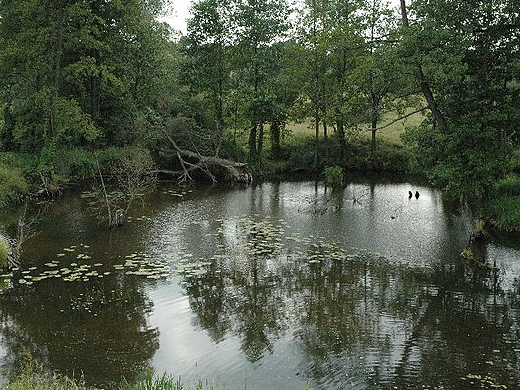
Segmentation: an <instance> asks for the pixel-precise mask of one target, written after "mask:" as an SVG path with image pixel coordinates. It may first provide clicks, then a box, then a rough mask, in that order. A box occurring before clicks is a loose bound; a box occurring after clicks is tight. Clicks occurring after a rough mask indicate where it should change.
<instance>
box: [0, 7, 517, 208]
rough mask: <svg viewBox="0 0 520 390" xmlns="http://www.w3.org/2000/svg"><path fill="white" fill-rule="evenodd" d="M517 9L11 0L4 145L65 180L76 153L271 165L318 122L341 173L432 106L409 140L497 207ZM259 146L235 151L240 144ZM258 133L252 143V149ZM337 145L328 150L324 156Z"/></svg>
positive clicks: (1, 23) (452, 181) (443, 172)
mask: <svg viewBox="0 0 520 390" xmlns="http://www.w3.org/2000/svg"><path fill="white" fill-rule="evenodd" d="M519 5H520V4H519V2H518V0H485V1H484V0H482V1H480V0H474V1H467V2H460V1H459V2H456V1H452V0H435V1H431V0H428V1H426V0H410V1H409V2H407V1H405V0H401V1H400V7H398V6H396V4H394V5H390V4H388V3H387V2H385V1H381V0H306V1H301V2H297V3H294V4H293V3H292V2H289V1H287V0H224V1H216V0H195V1H193V2H192V16H191V19H190V20H189V21H188V32H187V34H186V36H183V37H181V39H173V38H172V34H171V31H170V29H169V28H168V27H167V25H166V24H164V23H160V22H158V17H159V16H160V15H161V12H163V10H164V9H165V7H167V6H168V1H166V0H153V1H152V0H128V1H125V2H122V1H107V0H59V1H47V0H17V1H12V0H11V1H10V0H2V1H0V16H1V18H0V78H1V87H0V101H1V104H2V106H1V107H2V111H3V115H2V118H3V120H2V123H1V128H0V143H1V147H2V149H3V150H4V151H15V152H29V153H33V154H37V155H39V156H40V157H39V163H38V168H37V169H38V170H39V173H40V174H42V175H51V174H52V173H53V170H54V169H55V165H56V155H57V154H59V151H60V150H64V149H67V148H69V149H70V148H75V147H81V148H100V147H105V146H110V145H112V146H122V145H136V144H140V145H148V146H150V145H155V147H156V149H160V148H157V142H158V139H157V136H156V135H153V134H151V132H153V131H156V130H157V126H158V125H159V124H160V127H162V130H164V129H167V131H166V133H163V132H159V134H163V135H164V134H167V135H168V137H172V138H171V139H170V140H171V141H173V140H175V144H176V145H178V146H179V147H180V148H183V149H191V150H192V151H193V152H195V153H201V154H206V155H217V154H220V155H222V154H225V155H224V156H223V157H230V156H233V157H237V156H239V157H240V156H241V157H244V156H245V154H243V153H242V154H241V153H239V149H240V147H245V148H246V150H247V154H248V156H249V159H250V161H252V162H255V163H256V162H258V161H260V160H261V159H262V156H264V155H266V153H265V149H267V148H266V147H265V146H264V142H265V140H267V139H270V141H271V144H270V145H271V147H270V149H271V156H274V157H275V158H279V157H281V156H283V153H282V146H281V145H282V143H281V141H282V137H283V135H284V129H285V125H286V124H287V123H288V122H290V121H305V120H309V119H310V120H312V121H313V122H314V129H315V140H314V143H315V148H314V151H313V154H314V158H313V166H314V167H315V168H318V167H320V164H326V162H327V161H335V162H337V163H338V164H340V165H341V164H342V162H344V161H345V159H347V158H348V156H349V153H350V151H349V148H350V146H349V140H350V139H351V138H352V137H354V136H355V134H357V133H359V131H371V132H372V147H371V153H370V156H368V157H367V165H366V166H367V167H371V168H378V167H379V165H378V161H377V159H378V152H377V148H376V135H377V132H378V131H379V129H380V128H384V127H385V124H384V121H385V118H386V117H387V116H388V115H389V114H392V115H393V117H399V116H402V115H405V114H406V112H410V111H412V112H414V111H419V110H421V109H424V108H425V107H426V108H427V109H429V112H430V115H429V116H428V117H427V119H426V120H425V122H424V123H423V124H422V126H420V127H419V128H415V129H411V130H410V131H409V132H408V133H407V135H406V139H407V141H408V142H409V145H411V146H412V147H414V148H415V150H416V151H417V152H418V155H419V156H420V157H419V160H418V162H419V164H418V166H420V167H421V169H422V171H423V172H427V173H428V175H429V177H430V179H431V180H432V181H433V182H434V183H436V184H438V185H439V186H441V187H443V188H445V189H446V190H447V192H446V193H447V194H451V195H453V196H458V195H461V194H468V193H469V194H472V195H475V196H476V197H477V198H485V197H486V196H487V195H488V193H489V190H490V188H491V187H492V184H493V183H494V182H495V181H496V180H498V179H499V178H501V177H504V176H505V175H507V173H508V172H509V171H510V166H509V164H508V163H509V161H511V152H512V151H513V150H514V148H517V147H518V135H517V133H516V131H517V129H516V127H517V123H519V120H520V110H519V108H518V107H519V100H520V97H519V94H520V87H519V86H520V80H519V78H518V77H519V74H520V60H519V58H520V56H519V48H520V42H519V37H520V20H519V19H520V16H519V12H518V9H520V6H519ZM241 136H245V139H246V141H245V142H243V143H242V144H241V146H237V142H238V141H237V139H238V138H240V137H241ZM243 139H244V137H242V140H243ZM322 144H324V145H325V148H321V147H320V146H321V145H322Z"/></svg>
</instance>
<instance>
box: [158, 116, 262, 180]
mask: <svg viewBox="0 0 520 390" xmlns="http://www.w3.org/2000/svg"><path fill="white" fill-rule="evenodd" d="M159 128H160V130H161V132H162V133H163V134H164V136H165V137H166V139H167V140H168V142H169V143H170V146H171V147H172V148H173V150H164V149H160V150H161V151H163V152H166V153H170V154H172V155H175V156H176V157H177V159H178V160H179V163H180V165H181V168H182V171H181V172H178V171H166V170H161V171H156V172H157V173H163V174H170V175H172V176H176V177H179V180H180V181H181V182H185V181H193V179H192V177H191V175H190V173H191V172H193V171H196V170H199V171H201V172H203V173H204V174H206V176H208V177H209V178H210V179H211V180H212V181H213V182H216V181H217V178H216V176H215V174H214V170H215V169H216V170H218V169H224V171H226V172H227V174H228V175H229V178H230V180H231V181H235V182H242V183H251V182H252V180H253V177H252V175H251V173H250V172H249V166H248V165H247V164H245V163H239V162H235V161H232V160H227V159H224V158H221V157H216V156H204V155H201V154H200V153H195V152H193V151H191V150H185V149H181V148H180V147H179V145H178V144H177V142H175V140H174V139H173V138H172V137H171V136H170V134H168V132H167V131H166V129H164V128H163V127H161V126H159ZM158 150H159V149H158Z"/></svg>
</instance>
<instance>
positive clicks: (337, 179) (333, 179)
mask: <svg viewBox="0 0 520 390" xmlns="http://www.w3.org/2000/svg"><path fill="white" fill-rule="evenodd" d="M323 174H324V176H325V185H326V186H329V187H332V188H339V187H342V186H343V169H342V168H341V167H338V166H337V165H336V166H332V167H327V168H325V171H324V172H323Z"/></svg>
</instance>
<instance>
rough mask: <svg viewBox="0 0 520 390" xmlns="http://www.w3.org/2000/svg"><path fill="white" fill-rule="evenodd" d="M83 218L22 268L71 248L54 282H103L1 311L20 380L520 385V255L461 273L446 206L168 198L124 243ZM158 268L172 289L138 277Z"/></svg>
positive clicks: (310, 195) (56, 290)
mask: <svg viewBox="0 0 520 390" xmlns="http://www.w3.org/2000/svg"><path fill="white" fill-rule="evenodd" d="M409 190H414V191H415V190H419V192H420V193H421V195H420V197H419V199H416V198H415V197H413V198H411V199H409V198H408V191H409ZM83 207H84V205H83V203H82V202H81V200H80V199H79V198H73V199H69V200H66V201H63V202H58V203H56V204H55V205H53V206H52V208H51V211H50V215H49V217H47V219H45V220H44V221H42V227H43V229H42V230H43V232H42V234H41V235H40V236H38V238H37V239H35V240H34V242H32V244H31V246H29V247H28V248H27V251H26V254H25V256H26V259H25V260H26V265H27V267H29V266H32V267H34V268H35V269H36V268H37V270H35V271H31V272H33V273H38V272H40V269H44V268H45V267H47V268H48V267H50V266H51V265H52V264H54V263H53V262H56V255H57V254H59V253H60V252H63V251H64V248H68V249H69V250H72V248H71V246H72V245H74V246H77V248H76V252H73V253H72V254H71V255H70V256H69V255H68V254H67V256H65V254H64V257H62V258H60V262H59V266H57V268H60V267H61V270H64V269H65V270H66V269H67V268H70V269H74V266H73V264H75V263H76V262H77V263H81V264H83V266H84V267H86V268H85V270H88V274H89V275H96V277H91V278H90V279H89V278H87V277H86V275H87V272H86V271H85V272H83V273H82V274H81V281H79V282H77V283H71V282H66V281H65V280H66V279H65V278H64V277H63V275H61V273H63V272H65V271H60V272H61V273H56V274H51V275H54V276H56V277H48V278H46V279H45V280H42V281H40V282H38V283H34V284H33V285H26V284H25V285H21V284H19V283H16V278H15V280H14V281H13V288H11V289H8V290H6V291H5V292H4V293H3V294H2V295H1V299H0V305H1V306H0V315H1V329H0V331H1V338H0V345H1V350H2V351H3V352H2V353H0V358H1V359H2V364H3V368H4V372H5V373H6V374H7V373H8V372H9V371H10V368H11V367H13V366H15V365H16V364H17V363H18V362H19V361H20V360H22V359H23V358H24V356H25V355H27V354H31V355H32V356H33V357H35V358H37V359H38V360H39V361H41V362H43V363H44V365H45V366H46V367H47V368H49V369H52V370H58V371H59V372H62V373H65V374H68V375H71V374H72V373H76V374H78V373H80V372H82V373H84V374H85V375H86V379H87V381H88V382H89V383H95V384H101V385H103V386H106V387H110V386H111V385H113V384H115V383H117V382H118V381H119V379H120V377H121V376H125V377H126V378H128V379H129V380H132V379H133V378H135V376H136V375H137V374H139V372H140V371H141V370H142V369H143V368H144V367H146V366H147V365H149V364H151V365H152V366H153V367H154V368H156V369H157V370H158V371H160V372H161V371H163V370H166V371H168V372H170V373H172V374H181V375H182V377H183V378H184V379H186V380H188V381H191V382H195V381H196V380H197V379H198V378H211V379H213V378H216V380H217V382H218V383H220V384H222V385H223V386H224V387H226V388H237V387H244V386H245V387H247V388H248V389H257V388H258V389H260V388H294V389H302V388H304V387H305V385H306V384H307V383H309V384H310V385H311V386H312V387H313V388H316V389H345V388H348V389H393V388H399V389H407V388H409V389H416V388H421V387H423V386H424V387H425V388H434V387H435V386H437V387H440V386H444V388H457V389H465V388H467V389H470V388H475V387H476V386H478V387H481V388H492V387H493V386H499V385H507V386H508V388H514V386H515V385H516V384H517V383H519V381H520V375H519V374H518V373H519V372H520V371H519V368H520V367H519V362H520V344H519V342H518V340H519V337H518V336H519V331H520V328H519V325H518V324H519V322H518V315H519V313H520V312H519V309H520V305H519V299H518V298H519V296H520V287H519V283H518V280H517V279H515V278H516V277H517V275H518V272H517V271H520V270H519V269H517V268H518V264H520V261H518V260H520V254H519V253H520V252H519V251H518V248H516V249H515V248H514V247H511V246H504V245H502V244H500V243H491V244H486V245H483V246H481V247H474V248H473V249H474V252H475V254H476V255H478V257H479V259H480V262H481V263H486V264H487V265H483V264H478V263H476V262H468V261H466V260H463V259H461V258H459V256H458V255H459V253H460V251H461V250H462V249H463V248H464V247H465V246H466V245H467V243H468V237H469V230H468V226H470V219H469V218H468V216H467V215H465V214H464V213H462V212H459V211H458V210H457V209H451V208H447V207H446V205H445V204H444V203H443V202H442V200H441V196H440V193H439V192H437V191H435V190H431V189H429V188H425V187H417V186H411V185H410V184H409V183H398V184H392V183H375V182H371V181H366V182H357V183H352V184H349V185H348V186H347V187H346V188H345V189H344V190H342V191H330V190H327V189H325V188H323V187H322V186H321V185H320V184H316V183H311V182H297V183H266V184H261V185H254V186H250V187H239V188H232V189H231V188H213V189H202V190H198V191H194V192H188V191H186V192H184V193H179V192H178V191H177V190H172V189H167V188H166V189H165V190H164V191H162V192H161V193H158V194H155V195H154V196H153V197H151V198H150V199H149V202H147V206H146V208H145V209H138V210H134V215H133V220H132V222H131V223H130V224H128V225H126V226H125V227H124V228H123V229H122V230H119V231H116V232H112V233H110V234H99V232H100V227H96V226H95V222H93V221H92V220H91V219H90V217H89V216H88V214H86V213H85V212H84V209H83ZM56 221H59V223H56ZM86 248H88V249H86ZM80 249H81V250H82V251H83V252H85V253H78V252H79V250H80ZM83 254H86V255H88V256H87V257H80V255H83ZM76 255H77V257H76ZM78 259H79V260H78ZM151 263H154V264H156V265H155V267H157V269H158V271H157V272H155V271H154V272H151V271H149V270H148V271H146V272H144V271H143V269H142V268H140V269H137V268H136V267H139V266H141V267H145V268H146V267H148V268H149V267H150V266H151V265H150V264H151ZM495 263H496V266H497V268H499V269H500V271H497V270H495V269H494V268H493V267H492V265H493V264H495ZM49 264H50V265H49ZM139 264H140V265H139ZM94 271H96V272H94ZM22 272H24V270H20V272H19V274H18V275H17V278H18V277H20V278H24V274H22ZM45 272H47V274H45V275H47V276H48V275H49V272H53V271H52V268H51V270H48V269H47V270H46V271H45ZM70 272H73V271H70ZM74 272H75V271H74ZM31 275H32V274H31ZM60 275H61V276H60ZM101 276H103V277H101Z"/></svg>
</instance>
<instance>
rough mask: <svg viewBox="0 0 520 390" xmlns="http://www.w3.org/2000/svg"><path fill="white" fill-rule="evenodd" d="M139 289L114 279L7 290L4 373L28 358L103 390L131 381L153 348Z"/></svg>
mask: <svg viewBox="0 0 520 390" xmlns="http://www.w3.org/2000/svg"><path fill="white" fill-rule="evenodd" d="M141 290H142V286H140V284H139V283H136V280H135V279H130V278H128V279H125V278H121V279H117V278H116V277H115V276H114V277H110V278H108V277H106V278H104V279H103V282H96V283H81V282H80V283H65V282H62V281H54V280H48V281H42V282H39V283H38V284H36V285H35V286H31V288H29V287H27V288H17V289H10V290H7V291H6V292H5V293H4V294H3V296H2V300H1V304H2V306H1V310H0V313H1V314H2V318H1V331H2V337H3V346H4V348H6V349H7V355H8V356H9V362H8V364H10V365H11V367H4V369H6V371H8V372H11V373H14V372H16V368H20V367H23V365H24V364H26V363H27V360H28V359H30V360H34V361H35V362H37V363H40V364H42V366H43V367H47V368H52V370H56V371H58V372H60V373H63V374H66V375H69V376H71V377H76V378H77V377H79V376H83V377H84V378H85V380H86V381H87V383H91V384H95V385H100V386H103V387H107V388H110V387H112V386H113V387H115V386H116V385H118V384H119V383H120V381H121V378H122V377H125V378H127V379H128V380H130V381H131V380H133V379H134V378H136V375H138V374H139V373H140V372H142V371H143V370H144V369H145V368H146V367H147V366H148V362H149V360H150V359H151V358H152V356H153V354H154V353H155V351H156V349H157V348H158V341H157V336H158V334H157V330H156V329H148V328H147V323H146V317H145V314H146V313H147V312H148V311H149V309H150V302H149V301H148V300H147V298H146V297H145V295H144V294H143V292H142V291H141ZM13 368H14V370H13ZM100 378H102V379H103V380H104V382H103V383H99V382H97V381H98V380H99V379H100Z"/></svg>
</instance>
